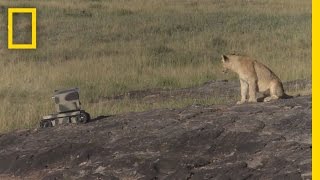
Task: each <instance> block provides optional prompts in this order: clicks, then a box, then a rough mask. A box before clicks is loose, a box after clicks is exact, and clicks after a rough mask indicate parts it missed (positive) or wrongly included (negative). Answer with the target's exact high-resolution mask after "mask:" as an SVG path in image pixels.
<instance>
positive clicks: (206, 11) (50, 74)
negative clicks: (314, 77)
mask: <svg viewBox="0 0 320 180" xmlns="http://www.w3.org/2000/svg"><path fill="white" fill-rule="evenodd" d="M0 7H1V8H0V55H1V59H0V66H1V70H0V132H5V131H10V130H13V129H19V128H30V127H36V126H37V125H38V122H39V120H40V119H41V116H42V115H46V114H48V113H52V112H54V105H53V102H52V101H51V99H50V97H51V95H52V92H53V90H54V89H60V88H68V87H79V88H80V89H81V94H80V95H81V101H82V104H83V106H84V107H85V109H86V110H87V111H88V112H90V113H91V114H92V116H97V115H107V114H117V113H122V112H128V111H143V110H147V109H151V108H162V107H168V108H172V107H181V106H186V105H189V104H192V103H193V102H194V99H188V98H185V99H181V100H180V101H176V100H175V101H170V100H169V101H164V102H157V103H152V104H146V103H143V102H139V101H138V100H131V99H124V100H121V101H113V100H100V99H103V97H109V96H113V95H117V94H122V93H125V92H128V91H131V90H140V89H152V88H166V89H173V88H183V87H191V86H199V85H201V84H202V83H204V82H206V81H208V80H214V79H235V78H236V76H235V75H234V74H228V75H224V74H222V73H221V66H220V55H221V54H223V53H232V52H236V53H239V54H245V55H249V56H252V57H255V58H257V59H259V60H260V61H262V62H263V63H264V64H266V65H268V66H269V67H270V68H271V69H272V70H273V71H274V72H275V73H276V74H278V75H279V77H280V78H281V79H282V80H283V81H290V80H295V79H310V78H311V1H302V0H215V1H211V0H186V1H180V0H68V1H65V0H29V1H25V0H15V1H9V0H3V1H1V2H0ZM9 7H36V8H37V21H38V24H37V45H38V47H37V49H36V50H8V49H7V8H9ZM24 18H25V19H27V20H24ZM29 18H30V17H29ZM30 29H31V25H30V19H29V20H28V16H24V15H15V16H14V42H29V41H30ZM198 102H200V103H203V104H215V103H223V102H224V100H223V99H221V98H219V97H212V98H209V99H199V100H198Z"/></svg>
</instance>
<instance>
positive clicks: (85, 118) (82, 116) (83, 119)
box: [78, 111, 90, 123]
mask: <svg viewBox="0 0 320 180" xmlns="http://www.w3.org/2000/svg"><path fill="white" fill-rule="evenodd" d="M89 121H90V114H89V113H87V112H84V111H83V112H81V113H80V114H79V116H78V122H79V123H87V122H89Z"/></svg>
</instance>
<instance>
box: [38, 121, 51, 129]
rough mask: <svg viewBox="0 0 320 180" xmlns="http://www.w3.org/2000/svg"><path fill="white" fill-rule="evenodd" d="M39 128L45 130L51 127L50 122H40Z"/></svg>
mask: <svg viewBox="0 0 320 180" xmlns="http://www.w3.org/2000/svg"><path fill="white" fill-rule="evenodd" d="M40 127H41V128H47V127H52V123H51V121H50V120H42V121H41V122H40Z"/></svg>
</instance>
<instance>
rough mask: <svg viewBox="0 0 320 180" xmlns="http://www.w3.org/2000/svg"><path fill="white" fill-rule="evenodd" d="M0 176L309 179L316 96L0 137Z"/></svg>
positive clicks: (193, 108)
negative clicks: (312, 99)
mask: <svg viewBox="0 0 320 180" xmlns="http://www.w3.org/2000/svg"><path fill="white" fill-rule="evenodd" d="M0 147H1V149H0V174H1V175H0V179H19V178H22V177H23V178H24V179H115V180H116V179H252V180H256V179H291V180H292V179H311V149H312V145H311V96H301V97H297V98H293V99H287V100H278V101H274V102H270V103H253V104H243V105H215V106H189V107H186V108H182V109H159V110H152V111H148V112H140V113H127V114H123V115H117V116H111V117H100V118H97V119H96V121H93V122H91V123H88V124H80V125H75V124H70V125H62V126H58V127H54V128H47V129H37V130H25V131H17V132H12V133H8V134H2V135H0Z"/></svg>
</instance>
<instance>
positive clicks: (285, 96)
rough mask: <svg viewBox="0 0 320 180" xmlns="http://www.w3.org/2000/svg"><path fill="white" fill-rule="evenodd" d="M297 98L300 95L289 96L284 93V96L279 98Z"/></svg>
mask: <svg viewBox="0 0 320 180" xmlns="http://www.w3.org/2000/svg"><path fill="white" fill-rule="evenodd" d="M299 96H300V94H296V95H293V96H291V95H288V94H286V93H284V95H283V96H282V97H281V98H282V99H290V98H294V97H299Z"/></svg>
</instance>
